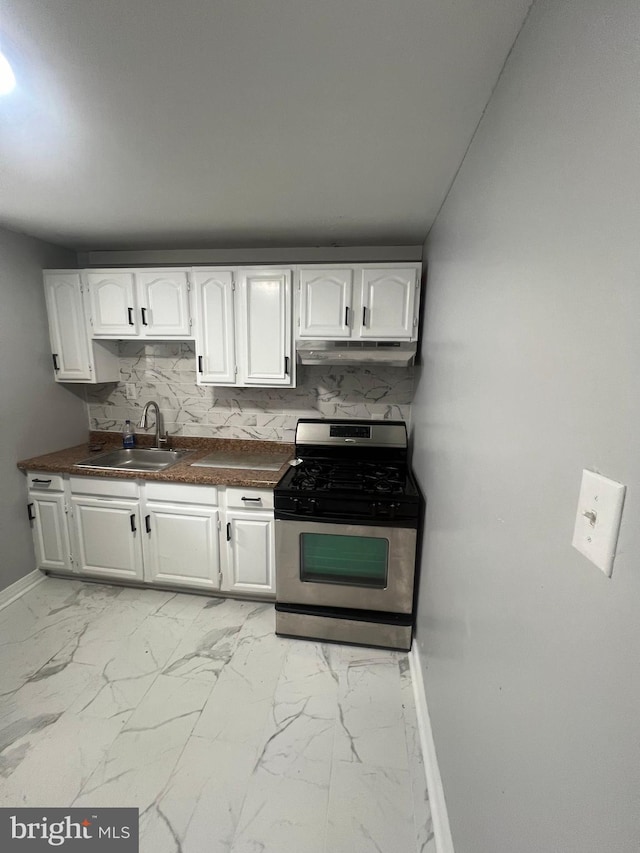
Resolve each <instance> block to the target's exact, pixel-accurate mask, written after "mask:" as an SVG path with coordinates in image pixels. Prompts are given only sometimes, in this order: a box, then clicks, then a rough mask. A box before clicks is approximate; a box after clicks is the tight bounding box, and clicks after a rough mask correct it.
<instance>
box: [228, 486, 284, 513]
mask: <svg viewBox="0 0 640 853" xmlns="http://www.w3.org/2000/svg"><path fill="white" fill-rule="evenodd" d="M227 506H232V507H238V508H242V509H273V489H243V488H236V487H235V486H234V487H233V488H231V487H230V488H228V489H227Z"/></svg>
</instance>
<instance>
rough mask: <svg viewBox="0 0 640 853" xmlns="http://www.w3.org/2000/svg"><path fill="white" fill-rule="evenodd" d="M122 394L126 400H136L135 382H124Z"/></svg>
mask: <svg viewBox="0 0 640 853" xmlns="http://www.w3.org/2000/svg"><path fill="white" fill-rule="evenodd" d="M124 394H125V397H126V398H127V400H137V399H138V389H137V388H136V385H135V382H125V384H124Z"/></svg>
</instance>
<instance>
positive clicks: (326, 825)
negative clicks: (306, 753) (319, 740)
mask: <svg viewBox="0 0 640 853" xmlns="http://www.w3.org/2000/svg"><path fill="white" fill-rule="evenodd" d="M338 686H339V685H337V684H336V707H335V718H334V721H333V737H332V740H331V751H330V752H329V761H330V764H331V767H330V770H329V789H328V791H327V813H326V814H325V817H324V842H323V845H322V849H323V851H325V853H331V851H329V850H328V849H327V845H328V843H329V813H330V808H331V792H332V791H333V778H334V773H335V746H336V731H337V728H338V716H339V715H338V695H337V690H338Z"/></svg>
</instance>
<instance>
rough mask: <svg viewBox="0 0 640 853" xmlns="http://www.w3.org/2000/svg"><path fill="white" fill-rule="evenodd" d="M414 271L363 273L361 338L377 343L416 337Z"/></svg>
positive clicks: (384, 270)
mask: <svg viewBox="0 0 640 853" xmlns="http://www.w3.org/2000/svg"><path fill="white" fill-rule="evenodd" d="M416 285H417V272H416V270H415V269H410V268H409V269H378V270H376V269H365V270H363V271H362V314H361V316H360V318H359V322H360V330H359V334H360V337H362V338H376V339H378V340H385V339H387V340H410V339H411V338H412V337H413V335H414V304H415V296H416Z"/></svg>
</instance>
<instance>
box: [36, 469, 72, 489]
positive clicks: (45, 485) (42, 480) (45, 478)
mask: <svg viewBox="0 0 640 853" xmlns="http://www.w3.org/2000/svg"><path fill="white" fill-rule="evenodd" d="M27 482H28V484H29V491H31V492H62V491H64V477H61V476H60V475H59V474H38V473H36V472H34V471H29V473H28V474H27Z"/></svg>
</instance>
